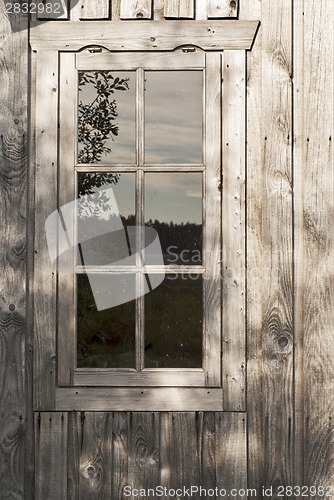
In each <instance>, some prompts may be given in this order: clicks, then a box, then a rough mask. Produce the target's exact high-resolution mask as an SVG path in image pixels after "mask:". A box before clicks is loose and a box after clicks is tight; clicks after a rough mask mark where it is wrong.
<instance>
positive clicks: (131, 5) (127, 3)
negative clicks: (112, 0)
mask: <svg viewBox="0 0 334 500" xmlns="http://www.w3.org/2000/svg"><path fill="white" fill-rule="evenodd" d="M152 3H153V0H121V19H152V11H153V10H152V9H153V5H152Z"/></svg>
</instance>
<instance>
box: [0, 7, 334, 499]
mask: <svg viewBox="0 0 334 500" xmlns="http://www.w3.org/2000/svg"><path fill="white" fill-rule="evenodd" d="M5 3H6V2H5V0H1V1H0V78H1V86H0V200H1V211H0V219H1V248H0V255H1V273H0V357H1V364H0V498H1V499H6V498H15V499H24V500H29V499H31V500H32V499H35V498H36V499H43V500H44V499H45V498H48V500H51V499H55V500H62V499H63V498H64V499H65V498H73V499H74V498H80V499H85V498H87V499H88V498H90V499H93V498H96V499H103V498H106V499H110V498H112V499H113V500H114V499H115V500H116V499H118V498H119V491H120V488H121V486H122V484H123V485H124V484H125V482H126V481H129V482H131V483H132V484H133V485H144V486H149V485H151V486H152V485H153V486H154V485H156V484H159V483H161V484H163V485H169V484H170V485H173V484H175V483H178V484H183V483H186V484H187V483H188V484H190V483H191V482H193V483H196V484H202V485H203V486H205V485H208V486H212V485H213V486H215V485H216V484H217V485H222V486H223V485H224V486H225V487H226V488H229V487H237V488H241V487H243V486H245V484H246V479H247V476H248V487H253V488H258V489H259V490H262V486H263V485H265V486H267V487H269V486H271V485H273V486H274V485H279V484H282V485H288V484H299V485H314V484H315V485H321V486H328V485H331V484H332V485H333V484H334V459H333V457H334V437H333V436H334V429H333V420H332V415H333V413H334V369H333V362H332V351H333V345H334V304H333V297H334V289H333V286H334V277H333V274H334V245H333V239H334V234H333V233H334V224H333V223H334V183H333V181H334V169H333V167H334V165H333V146H332V143H333V126H334V124H333V90H334V89H333V66H332V65H333V53H334V46H333V45H334V34H333V25H334V16H333V14H334V3H333V1H332V0H275V2H273V1H270V0H240V2H236V1H225V0H197V1H196V3H193V2H191V1H185V0H184V1H183V0H182V1H176V0H169V1H167V0H155V1H154V4H153V8H151V7H152V2H150V1H141V2H138V1H132V0H122V2H121V1H120V0H116V1H115V0H112V2H111V4H110V3H109V1H102V0H99V1H92V0H90V1H89V0H80V1H79V2H78V3H76V2H73V8H72V9H70V11H69V19H70V20H75V19H106V20H107V19H109V18H112V19H116V20H117V19H120V18H121V19H137V18H140V19H147V18H153V19H154V20H158V19H163V18H164V16H165V17H166V18H167V19H166V22H168V19H169V18H179V17H181V18H183V19H193V18H196V19H206V18H208V17H218V18H219V17H229V18H230V22H233V19H234V18H235V17H236V16H237V15H238V16H239V18H240V19H255V20H260V21H261V29H260V31H259V33H258V35H257V38H256V43H255V45H254V47H253V50H252V52H250V53H248V56H247V99H248V101H247V158H246V160H247V179H246V193H247V339H248V363H247V422H248V423H247V426H248V427H247V429H246V419H245V418H244V416H243V415H242V414H240V415H238V414H228V413H227V414H219V413H201V412H198V413H169V414H168V413H153V412H152V413H151V412H149V413H142V414H137V413H117V412H116V413H86V414H84V413H82V414H81V413H75V412H73V413H57V412H55V413H40V414H38V413H37V414H35V417H34V425H35V450H34V447H33V445H32V442H33V441H32V425H33V415H32V403H31V384H32V367H31V361H30V359H31V340H30V339H31V334H32V331H31V327H30V326H29V325H30V324H31V313H30V311H31V300H30V298H29V300H28V295H27V287H26V268H27V263H28V264H29V262H30V261H29V255H30V253H28V256H27V254H26V248H27V242H28V243H29V242H30V241H31V234H32V231H33V228H32V227H31V224H30V223H29V222H28V221H29V219H28V218H27V182H28V181H27V179H28V175H27V172H28V171H27V153H28V151H27V137H28V136H27V134H28V127H27V121H28V120H27V119H28V110H29V100H28V98H27V96H28V95H29V94H30V90H31V89H30V88H29V85H28V80H29V71H28V65H29V62H28V61H29V59H28V33H27V25H28V24H27V23H28V20H27V18H26V16H24V15H16V16H13V15H11V16H9V15H5ZM238 3H239V5H238ZM63 4H64V5H65V2H63ZM110 7H111V8H110ZM70 20H69V21H67V22H71V21H70ZM45 22H47V20H45ZM83 22H84V21H83ZM152 22H154V21H152ZM134 29H135V22H134ZM29 178H31V177H29ZM29 192H30V193H31V194H30V197H32V193H33V189H30V190H29ZM31 199H32V198H31ZM32 251H33V248H32V246H31V245H30V246H29V252H32ZM28 267H29V266H28ZM152 431H153V432H152ZM180 442H183V443H186V449H182V448H181V447H180V446H178V443H180ZM190 449H191V453H190V452H189V450H190ZM246 450H247V453H248V456H247V463H245V461H244V459H243V457H244V456H245V453H246ZM35 455H36V464H34V456H35ZM35 466H36V467H35ZM34 470H36V472H35V474H34ZM34 479H35V486H34ZM34 491H35V492H34ZM261 497H262V496H261V495H260V494H259V495H258V498H261Z"/></svg>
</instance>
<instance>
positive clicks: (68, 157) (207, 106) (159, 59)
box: [58, 51, 221, 387]
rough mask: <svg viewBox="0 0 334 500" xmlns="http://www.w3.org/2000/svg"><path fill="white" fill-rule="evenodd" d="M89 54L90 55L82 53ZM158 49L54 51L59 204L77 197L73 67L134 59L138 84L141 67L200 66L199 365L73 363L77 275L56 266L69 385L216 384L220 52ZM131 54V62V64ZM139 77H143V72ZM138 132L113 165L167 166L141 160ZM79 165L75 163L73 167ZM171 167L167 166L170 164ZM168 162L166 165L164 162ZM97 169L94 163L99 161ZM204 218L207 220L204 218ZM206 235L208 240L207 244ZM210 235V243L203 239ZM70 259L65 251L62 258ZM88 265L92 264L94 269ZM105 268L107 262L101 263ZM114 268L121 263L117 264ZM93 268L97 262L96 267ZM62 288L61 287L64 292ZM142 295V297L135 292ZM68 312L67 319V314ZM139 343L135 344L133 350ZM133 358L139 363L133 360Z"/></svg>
mask: <svg viewBox="0 0 334 500" xmlns="http://www.w3.org/2000/svg"><path fill="white" fill-rule="evenodd" d="M87 56H88V57H87ZM167 56H168V57H166V54H163V55H160V54H157V53H145V54H141V53H139V54H136V55H135V56H134V55H133V54H131V53H123V54H122V55H119V54H117V55H115V54H112V53H110V52H108V53H97V54H94V57H91V54H89V53H88V54H87V52H85V53H80V54H78V55H75V54H72V53H64V54H61V56H60V106H59V119H60V123H61V130H60V141H59V145H60V149H59V155H60V162H59V163H60V165H61V167H60V169H59V200H58V201H59V206H60V207H62V206H64V205H66V204H67V203H70V202H71V201H73V200H74V199H75V198H76V193H75V188H74V184H73V183H72V185H71V182H70V181H69V180H70V179H73V174H74V172H75V171H77V168H78V165H77V166H76V167H75V165H76V163H75V149H76V139H75V138H76V137H77V133H76V123H75V122H76V116H75V114H76V109H77V102H76V100H77V76H76V75H77V71H81V70H86V71H89V70H93V69H94V70H95V69H96V66H97V67H98V68H104V69H105V68H109V69H110V70H111V71H128V68H130V69H136V70H137V68H138V66H140V70H139V73H138V74H137V77H138V80H137V83H138V85H141V86H143V75H144V73H143V74H142V75H141V72H144V70H163V71H168V70H170V71H174V70H175V69H180V68H182V70H184V71H187V70H198V71H203V76H204V81H203V86H204V89H205V96H203V100H204V101H205V102H204V117H203V119H204V134H203V145H204V163H205V165H206V166H205V167H204V165H202V164H198V165H194V166H192V167H191V170H190V171H194V172H199V173H202V175H203V184H204V186H205V185H206V182H205V178H206V177H208V179H209V186H208V187H207V188H206V189H207V190H208V193H204V198H203V202H204V215H205V218H206V222H205V221H203V222H204V227H206V228H207V230H206V231H205V233H204V247H203V250H204V253H205V255H204V261H205V267H206V268H207V269H206V271H205V273H204V267H202V266H199V267H198V269H197V272H199V273H201V274H202V273H204V274H203V293H204V304H205V306H204V311H203V312H204V314H203V320H204V332H203V333H204V336H203V368H202V369H197V370H188V369H179V370H174V369H173V370H169V369H166V370H162V369H159V370H157V371H156V370H149V369H147V370H142V371H140V372H136V371H135V370H129V369H127V370H126V369H122V370H119V369H117V370H116V369H103V370H95V369H94V370H90V371H89V370H83V369H76V368H74V366H75V359H76V341H75V331H76V328H75V322H74V318H75V316H76V315H75V309H74V302H75V301H74V300H73V301H72V300H69V297H73V289H74V288H75V284H74V281H73V280H74V279H75V275H73V274H69V273H62V272H60V273H59V287H58V288H59V291H61V293H59V297H58V308H59V317H58V384H59V385H60V386H73V385H78V386H82V385H89V386H99V385H104V386H108V385H112V386H124V387H130V386H141V385H143V384H145V385H146V386H159V385H160V386H179V387H180V386H184V387H187V386H208V387H220V386H221V354H220V351H221V333H220V332H221V317H220V316H221V315H220V300H221V299H220V277H219V276H220V263H219V262H220V259H219V254H220V248H221V245H220V227H219V220H220V218H221V212H220V202H219V197H218V196H217V194H218V185H219V181H220V172H221V144H220V142H221V140H220V137H221V132H220V123H221V116H220V113H221V105H220V94H221V57H220V54H219V53H208V54H205V53H203V52H202V51H197V52H195V53H182V52H181V53H175V54H173V56H170V55H169V54H167ZM136 57H137V61H138V62H137V63H136ZM141 76H142V78H141ZM143 95H144V94H143V89H142V88H140V89H139V94H138V96H139V98H138V110H137V120H138V127H137V130H140V129H142V130H144V129H143V123H142V121H143V119H144V118H143V112H142V108H143V103H142V102H141V97H142V96H143ZM142 141H143V136H140V135H139V136H138V137H137V146H138V166H137V167H134V166H130V167H129V166H128V165H123V166H119V167H118V168H119V169H120V170H121V171H122V172H128V171H129V170H130V171H133V170H136V169H137V170H138V172H142V175H144V172H152V171H165V164H161V165H160V166H159V165H158V164H156V166H155V167H152V166H150V165H149V164H146V163H144V161H143V147H144V145H143V143H142ZM80 168H82V167H80V165H79V169H80ZM85 168H86V169H90V170H92V165H90V166H89V165H87V166H86V167H85ZM169 168H171V167H169ZM167 169H168V167H167ZM98 170H100V168H99V166H98ZM104 171H110V172H115V169H114V166H113V165H111V166H110V167H107V166H105V167H104ZM173 171H177V172H184V173H185V172H189V169H188V166H187V165H175V166H174V167H173ZM140 198H141V197H140V196H139V197H138V202H139V206H138V207H137V211H138V210H141V208H142V207H141V199H140ZM208 221H211V223H209V222H208ZM67 232H68V234H69V238H70V240H71V241H74V221H73V224H72V226H70V227H69V228H67ZM205 241H206V242H207V243H205ZM209 241H210V242H211V245H210V247H209V244H208V242H209ZM67 259H68V257H67ZM64 264H65V265H64V266H60V267H64V268H65V269H69V267H70V268H74V267H75V268H76V272H80V269H79V268H80V266H79V268H78V266H75V265H74V262H72V263H70V262H68V261H67V262H66V263H64ZM167 267H168V269H166V267H164V268H161V269H160V272H162V273H165V272H168V273H171V272H178V273H182V272H184V273H186V274H188V273H191V272H194V267H193V266H192V267H191V268H190V269H189V270H187V268H186V267H184V266H182V267H181V266H167ZM147 269H148V271H149V272H159V269H156V268H152V267H151V266H148V267H147ZM92 270H93V269H90V271H92ZM103 270H105V266H104V268H103ZM117 270H119V267H118V268H117ZM96 271H97V272H98V271H99V269H96ZM64 291H65V292H64ZM137 300H138V301H141V298H139V299H137ZM71 318H73V320H71ZM139 321H140V318H139V317H138V318H137V322H138V323H139ZM138 351H139V349H137V352H138ZM137 364H138V363H137Z"/></svg>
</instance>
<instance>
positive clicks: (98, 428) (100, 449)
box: [79, 412, 117, 500]
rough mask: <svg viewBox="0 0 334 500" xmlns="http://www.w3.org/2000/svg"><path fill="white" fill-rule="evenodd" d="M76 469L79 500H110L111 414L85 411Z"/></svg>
mask: <svg viewBox="0 0 334 500" xmlns="http://www.w3.org/2000/svg"><path fill="white" fill-rule="evenodd" d="M116 467H117V464H116ZM79 470H80V475H79V498H80V500H93V499H96V500H110V498H112V497H111V483H112V476H111V471H112V414H111V413H108V412H93V413H91V412H86V413H85V414H84V415H83V419H82V421H81V450H80V456H79Z"/></svg>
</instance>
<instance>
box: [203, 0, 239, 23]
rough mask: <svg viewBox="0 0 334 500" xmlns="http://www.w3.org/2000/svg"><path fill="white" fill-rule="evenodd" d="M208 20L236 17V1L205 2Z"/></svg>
mask: <svg viewBox="0 0 334 500" xmlns="http://www.w3.org/2000/svg"><path fill="white" fill-rule="evenodd" d="M207 2H208V18H209V19H210V18H224V17H232V18H234V17H238V3H239V2H238V0H207Z"/></svg>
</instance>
